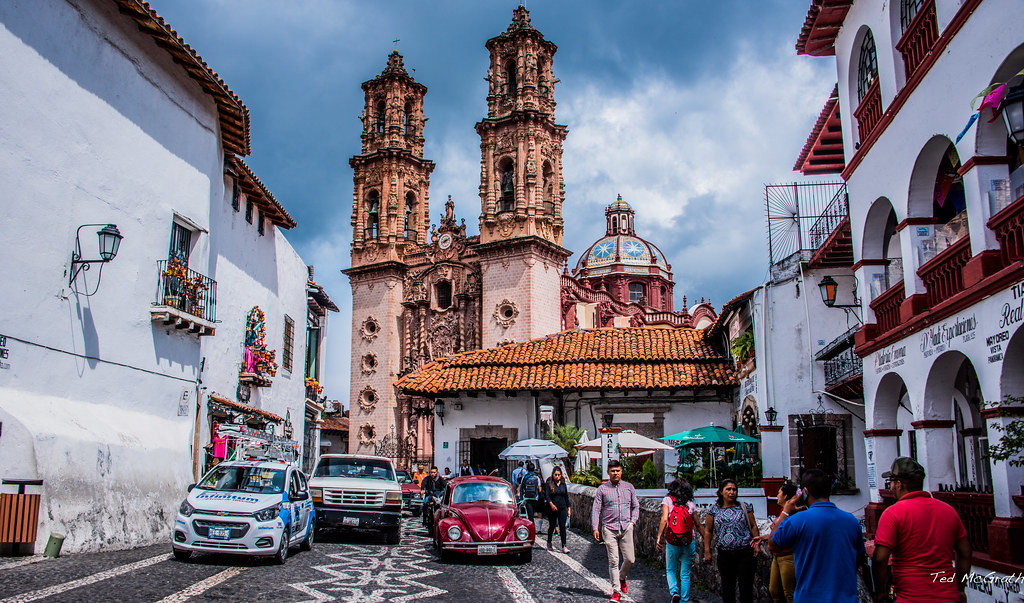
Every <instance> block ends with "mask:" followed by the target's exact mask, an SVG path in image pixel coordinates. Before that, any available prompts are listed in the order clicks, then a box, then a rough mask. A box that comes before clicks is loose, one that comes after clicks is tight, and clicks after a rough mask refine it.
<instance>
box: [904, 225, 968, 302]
mask: <svg viewBox="0 0 1024 603" xmlns="http://www.w3.org/2000/svg"><path fill="white" fill-rule="evenodd" d="M970 259H971V239H970V238H969V237H964V238H962V239H960V240H958V241H957V242H956V243H953V244H952V245H950V246H949V247H948V248H947V249H946V250H945V251H943V252H942V253H940V254H938V255H936V256H935V257H934V258H932V259H931V260H929V261H927V262H925V264H924V265H923V266H921V267H920V268H919V269H918V270H917V274H918V275H919V276H920V277H921V280H922V281H923V282H924V286H925V288H926V289H927V293H926V297H925V300H926V303H927V305H928V307H929V308H931V307H934V306H937V305H938V304H940V303H941V302H943V301H945V300H947V299H949V298H950V297H953V296H954V295H956V294H957V293H960V292H961V291H963V290H964V279H963V269H964V266H966V265H967V262H968V261H969V260H970Z"/></svg>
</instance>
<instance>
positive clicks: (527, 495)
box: [517, 462, 544, 531]
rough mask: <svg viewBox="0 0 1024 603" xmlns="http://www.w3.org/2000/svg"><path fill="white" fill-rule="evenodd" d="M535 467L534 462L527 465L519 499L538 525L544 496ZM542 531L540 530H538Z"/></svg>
mask: <svg viewBox="0 0 1024 603" xmlns="http://www.w3.org/2000/svg"><path fill="white" fill-rule="evenodd" d="M534 469H536V467H534V465H533V463H532V462H529V463H526V475H524V476H523V479H521V480H519V491H518V492H517V494H518V495H519V499H520V500H522V501H523V502H524V503H526V512H527V513H528V514H529V515H530V521H532V522H533V523H534V526H536V524H537V519H536V518H537V514H538V513H540V512H541V508H542V507H541V505H540V500H541V497H542V496H543V494H544V493H543V491H542V489H541V488H542V486H543V484H542V483H541V481H540V476H539V475H537V474H536V473H534V472H533V471H534ZM537 531H540V528H537Z"/></svg>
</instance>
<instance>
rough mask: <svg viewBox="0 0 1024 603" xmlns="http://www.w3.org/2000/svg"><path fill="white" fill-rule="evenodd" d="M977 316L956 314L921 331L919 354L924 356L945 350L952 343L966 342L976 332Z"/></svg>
mask: <svg viewBox="0 0 1024 603" xmlns="http://www.w3.org/2000/svg"><path fill="white" fill-rule="evenodd" d="M977 328H978V318H977V317H976V316H975V315H974V314H973V313H972V314H971V315H970V316H956V317H954V318H952V319H950V320H947V321H946V322H943V323H941V324H937V325H935V326H933V327H931V328H930V329H926V330H925V331H923V332H922V333H921V354H923V355H924V357H925V358H928V357H929V356H932V355H934V354H941V353H942V352H945V351H946V350H947V349H949V347H950V346H951V345H953V344H957V343H966V342H968V341H971V340H972V339H974V337H975V336H976V335H977V334H978V333H977Z"/></svg>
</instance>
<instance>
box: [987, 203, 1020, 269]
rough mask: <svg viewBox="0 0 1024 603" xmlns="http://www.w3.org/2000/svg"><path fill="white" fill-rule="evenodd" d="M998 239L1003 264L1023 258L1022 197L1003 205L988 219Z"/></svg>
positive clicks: (989, 225) (1006, 264)
mask: <svg viewBox="0 0 1024 603" xmlns="http://www.w3.org/2000/svg"><path fill="white" fill-rule="evenodd" d="M988 227H989V228H990V229H992V231H993V232H994V233H995V235H996V240H998V241H999V255H1000V258H1001V259H1002V261H1003V265H1004V266H1008V265H1010V264H1012V263H1013V262H1016V261H1017V260H1021V259H1024V197H1020V198H1019V199H1017V200H1016V201H1014V202H1013V203H1011V204H1009V205H1007V206H1006V207H1004V208H1003V209H1002V210H1001V211H999V212H998V213H996V215H994V216H992V218H991V219H989V221H988Z"/></svg>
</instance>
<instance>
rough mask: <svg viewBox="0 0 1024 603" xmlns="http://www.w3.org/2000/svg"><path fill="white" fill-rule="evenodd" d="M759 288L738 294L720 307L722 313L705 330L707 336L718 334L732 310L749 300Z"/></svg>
mask: <svg viewBox="0 0 1024 603" xmlns="http://www.w3.org/2000/svg"><path fill="white" fill-rule="evenodd" d="M760 288H761V287H754V288H753V289H751V290H750V291H744V292H743V293H740V294H739V295H737V296H736V297H734V298H732V299H730V300H729V301H727V302H725V305H724V306H722V311H721V312H719V313H718V318H716V319H715V322H714V324H712V325H711V326H709V327H708V328H707V332H708V334H709V335H713V334H716V333H718V331H720V330H721V329H722V327H723V326H724V325H725V321H726V320H728V319H729V315H730V314H731V313H732V312H731V311H732V309H733V308H735V307H736V306H738V305H740V304H741V303H743V302H745V301H747V300H748V299H750V296H751V295H753V294H754V292H755V291H757V290H758V289H760Z"/></svg>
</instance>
